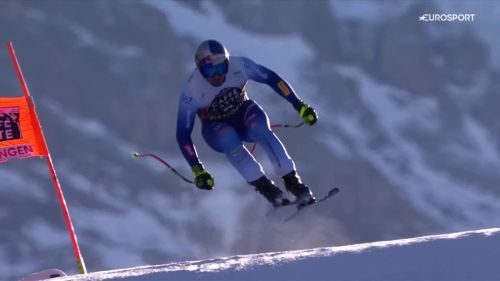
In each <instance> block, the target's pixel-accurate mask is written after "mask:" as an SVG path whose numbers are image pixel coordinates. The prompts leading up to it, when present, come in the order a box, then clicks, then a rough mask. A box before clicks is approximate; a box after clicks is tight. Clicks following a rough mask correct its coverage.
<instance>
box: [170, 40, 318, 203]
mask: <svg viewBox="0 0 500 281" xmlns="http://www.w3.org/2000/svg"><path fill="white" fill-rule="evenodd" d="M195 62H196V68H195V69H194V70H193V72H192V74H191V76H190V77H189V79H188V80H187V82H186V83H185V84H184V86H183V88H182V91H181V95H180V100H179V108H178V115H177V131H176V135H177V142H178V144H179V147H180V149H181V151H182V154H183V155H184V157H185V159H186V160H187V162H188V163H189V165H190V166H191V168H192V171H193V174H194V177H195V184H196V186H197V187H198V188H200V189H204V190H212V189H213V187H214V179H213V178H212V176H211V174H210V173H209V171H208V170H207V169H206V168H205V167H204V166H203V164H202V162H201V161H200V159H199V158H198V154H197V152H196V149H195V146H194V145H193V142H192V140H191V132H192V130H193V127H194V122H195V115H198V118H199V119H200V120H201V124H202V135H203V138H204V140H205V141H206V143H207V144H208V145H209V146H210V147H211V148H212V149H213V150H215V151H217V152H220V153H224V154H225V155H226V157H227V159H228V160H229V162H230V163H231V164H232V165H233V166H234V168H236V170H237V171H238V172H239V173H240V174H241V176H243V178H244V179H245V180H246V182H248V183H249V184H250V185H252V186H254V187H255V190H256V191H257V192H259V193H260V194H262V195H263V196H264V197H265V198H266V199H267V200H268V201H269V202H270V203H271V204H272V205H273V206H274V207H279V206H282V205H288V204H290V203H291V202H290V200H289V199H288V198H287V197H286V196H285V195H284V193H283V192H282V191H281V189H280V188H278V187H277V186H276V185H275V184H274V182H273V181H272V180H270V179H269V178H267V177H266V175H265V174H264V171H263V169H262V166H261V165H260V164H259V162H257V161H256V159H255V158H254V157H253V156H252V154H251V153H250V152H249V151H248V150H247V149H246V148H245V146H244V145H243V141H245V142H254V143H257V144H259V145H260V146H262V147H263V150H264V151H265V153H266V155H267V156H268V157H269V159H270V160H271V163H272V164H273V168H274V170H275V172H276V173H277V174H278V175H280V176H281V177H282V178H283V182H284V185H285V188H286V190H287V191H288V192H289V193H291V194H292V195H293V196H294V197H295V200H296V202H297V205H298V207H299V208H300V207H303V206H306V205H309V204H312V203H314V202H315V200H316V198H315V197H314V195H313V193H312V192H311V190H310V189H309V187H308V186H307V185H305V184H304V183H303V182H302V181H301V178H300V176H299V174H298V173H297V169H296V167H295V164H294V162H293V160H292V159H291V158H290V156H289V155H288V153H287V151H286V149H285V147H284V146H283V144H282V143H281V141H280V140H279V139H278V137H277V136H276V135H275V134H274V133H273V132H272V131H271V128H270V123H269V118H268V117H267V115H266V113H265V112H264V110H263V109H262V108H261V107H260V106H259V105H258V104H257V103H256V102H255V101H253V100H251V99H250V98H249V97H248V95H247V91H246V85H247V82H248V81H249V80H252V81H255V82H258V83H263V84H266V85H268V86H270V87H271V88H272V89H273V90H274V91H275V92H276V93H277V94H278V95H280V96H281V97H283V98H284V99H285V100H287V101H288V102H289V103H290V104H291V105H292V106H293V108H295V110H297V111H298V113H299V115H300V116H301V117H302V118H303V119H304V122H305V123H306V124H308V125H313V124H314V123H316V121H317V119H318V116H317V114H316V112H315V110H314V109H313V108H312V107H311V106H310V105H308V104H306V103H304V102H303V101H302V100H301V99H300V98H299V97H298V96H297V94H296V93H295V92H294V90H293V89H292V87H291V86H290V85H289V84H288V83H287V82H286V81H285V80H284V79H283V78H281V77H280V76H279V75H278V74H277V73H275V72H274V71H272V70H270V69H268V68H266V67H264V66H262V65H260V64H257V63H255V62H254V61H252V60H250V59H249V58H246V57H239V56H231V55H229V53H228V51H227V49H226V48H225V47H224V46H223V45H222V44H221V43H219V42H217V41H216V40H206V41H204V42H202V43H201V44H200V45H199V47H198V49H197V51H196V54H195Z"/></svg>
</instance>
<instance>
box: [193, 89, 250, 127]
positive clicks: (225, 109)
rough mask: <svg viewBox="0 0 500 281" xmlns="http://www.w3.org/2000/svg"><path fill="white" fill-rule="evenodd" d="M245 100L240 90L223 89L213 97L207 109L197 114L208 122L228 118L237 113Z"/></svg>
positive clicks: (243, 93)
mask: <svg viewBox="0 0 500 281" xmlns="http://www.w3.org/2000/svg"><path fill="white" fill-rule="evenodd" d="M246 100H248V96H247V94H246V92H244V91H242V90H241V89H240V88H236V87H231V88H224V89H222V90H221V91H220V92H219V94H218V95H217V96H215V98H214V99H213V101H212V103H211V104H210V106H209V107H208V108H205V109H203V110H201V112H199V114H200V118H201V119H203V120H209V121H217V120H222V119H225V118H228V117H230V116H232V115H234V114H235V113H236V112H238V110H239V109H240V108H241V107H242V106H243V103H244V102H245V101H246Z"/></svg>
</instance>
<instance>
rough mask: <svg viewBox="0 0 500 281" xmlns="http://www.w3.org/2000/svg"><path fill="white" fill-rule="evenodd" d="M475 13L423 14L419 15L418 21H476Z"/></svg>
mask: <svg viewBox="0 0 500 281" xmlns="http://www.w3.org/2000/svg"><path fill="white" fill-rule="evenodd" d="M474 16H475V14H423V15H421V16H420V17H418V21H444V22H450V21H461V22H470V21H474Z"/></svg>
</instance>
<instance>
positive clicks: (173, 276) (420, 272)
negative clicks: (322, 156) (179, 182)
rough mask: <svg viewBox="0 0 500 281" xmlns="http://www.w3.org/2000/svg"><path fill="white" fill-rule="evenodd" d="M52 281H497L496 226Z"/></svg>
mask: <svg viewBox="0 0 500 281" xmlns="http://www.w3.org/2000/svg"><path fill="white" fill-rule="evenodd" d="M50 280H54V281H55V280H58V281H61V280H89V281H90V280H129V281H132V280H134V281H143V280H144V281H145V280H148V281H160V280H161V281H165V280H176V281H183V280H213V281H226V280H227V281H238V280H252V281H253V280H259V281H265V280H273V281H279V280H287V281H291V280H308V281H313V280H357V281H359V280H385V281H388V280H426V281H429V280H454V281H457V280H492V281H493V280H500V228H492V229H483V230H475V231H467V232H457V233H451V234H442V235H432V236H424V237H417V238H409V239H402V240H393V241H380V242H373V243H365V244H357V245H349V246H341V247H326V248H317V249H309V250H300V251H288V252H275V253H262V254H255V255H244V256H234V257H227V258H218V259H211V260H205V261H190V262H180V263H170V264H165V265H156V266H143V267H136V268H129V269H121V270H113V271H103V272H95V273H90V274H87V275H75V276H68V277H60V278H56V279H50Z"/></svg>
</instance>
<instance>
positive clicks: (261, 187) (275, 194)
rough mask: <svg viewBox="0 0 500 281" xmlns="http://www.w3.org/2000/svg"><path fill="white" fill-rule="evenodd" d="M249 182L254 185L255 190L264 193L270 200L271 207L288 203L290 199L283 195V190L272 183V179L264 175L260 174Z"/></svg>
mask: <svg viewBox="0 0 500 281" xmlns="http://www.w3.org/2000/svg"><path fill="white" fill-rule="evenodd" d="M250 184H251V185H253V186H255V191H257V192H259V193H260V194H262V195H264V197H266V199H267V201H269V202H271V204H272V205H273V207H275V208H277V207H279V206H284V205H288V204H290V200H288V198H286V197H285V194H284V193H283V191H281V189H279V188H278V187H277V186H276V185H274V183H273V181H271V180H270V179H268V178H267V177H266V176H262V177H260V178H259V179H257V180H255V181H253V182H251V183H250Z"/></svg>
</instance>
